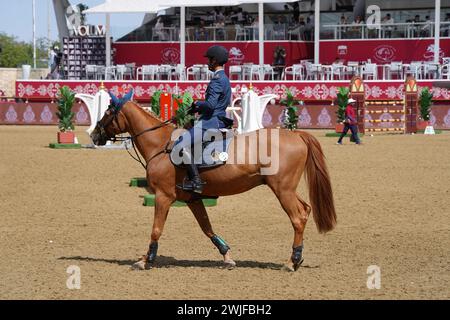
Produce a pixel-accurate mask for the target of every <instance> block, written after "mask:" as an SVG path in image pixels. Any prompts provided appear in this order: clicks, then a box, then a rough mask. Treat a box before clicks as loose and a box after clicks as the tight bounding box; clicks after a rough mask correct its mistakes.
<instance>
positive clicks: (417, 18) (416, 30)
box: [412, 14, 422, 37]
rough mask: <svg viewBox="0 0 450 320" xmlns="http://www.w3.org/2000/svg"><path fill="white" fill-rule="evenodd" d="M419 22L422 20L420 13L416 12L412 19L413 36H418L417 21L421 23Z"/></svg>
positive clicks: (418, 26)
mask: <svg viewBox="0 0 450 320" xmlns="http://www.w3.org/2000/svg"><path fill="white" fill-rule="evenodd" d="M421 22H422V21H421V20H420V15H418V14H416V15H415V16H414V19H413V20H412V23H413V31H414V37H418V36H419V35H420V29H421V25H420V24H419V23H421Z"/></svg>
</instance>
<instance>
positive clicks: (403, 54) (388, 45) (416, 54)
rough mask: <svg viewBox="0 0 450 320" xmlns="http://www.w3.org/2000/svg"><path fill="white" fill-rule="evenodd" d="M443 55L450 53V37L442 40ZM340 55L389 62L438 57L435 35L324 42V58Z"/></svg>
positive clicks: (328, 61) (326, 60) (330, 59)
mask: <svg viewBox="0 0 450 320" xmlns="http://www.w3.org/2000/svg"><path fill="white" fill-rule="evenodd" d="M439 56H440V58H441V59H442V58H443V57H448V56H450V39H441V40H440V51H439ZM336 58H340V59H343V60H344V61H367V60H368V59H370V60H371V61H372V62H373V63H376V64H388V63H390V62H392V61H400V62H403V63H409V62H411V61H432V60H433V59H434V40H433V39H398V40H385V39H383V40H378V39H377V40H351V41H349V40H347V41H346V40H339V41H328V40H327V41H321V42H320V62H321V63H323V64H331V63H333V61H335V60H336Z"/></svg>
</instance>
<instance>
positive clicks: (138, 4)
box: [84, 0, 320, 65]
mask: <svg viewBox="0 0 450 320" xmlns="http://www.w3.org/2000/svg"><path fill="white" fill-rule="evenodd" d="M295 1H296V0H171V1H169V2H168V1H166V0H106V2H105V3H103V4H101V5H99V6H96V7H93V8H91V9H88V10H86V11H84V12H85V13H107V26H106V29H107V36H108V37H109V13H133V12H157V11H159V10H163V9H165V8H167V7H168V6H169V7H180V19H181V21H180V51H181V52H180V63H181V64H182V65H185V52H186V50H185V47H186V40H185V38H186V21H185V9H186V7H208V6H209V7H214V6H236V5H239V4H250V3H257V4H258V16H259V18H258V21H259V26H258V27H259V64H260V65H262V64H264V19H263V17H264V3H286V2H295ZM168 3H169V4H168ZM319 10H320V0H316V1H315V11H316V14H315V23H316V25H318V24H319V13H320V11H319ZM315 29H316V30H315V37H314V49H315V50H314V52H315V54H316V56H315V60H316V61H318V59H319V56H318V55H319V27H317V28H315ZM108 42H109V41H107V43H108ZM107 54H108V53H107Z"/></svg>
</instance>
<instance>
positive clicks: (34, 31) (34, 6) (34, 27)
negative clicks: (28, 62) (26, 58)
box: [32, 0, 36, 69]
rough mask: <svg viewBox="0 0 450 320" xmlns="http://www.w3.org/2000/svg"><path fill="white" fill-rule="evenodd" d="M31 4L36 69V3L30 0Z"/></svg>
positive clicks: (34, 66) (34, 65) (34, 64)
mask: <svg viewBox="0 0 450 320" xmlns="http://www.w3.org/2000/svg"><path fill="white" fill-rule="evenodd" d="M32 6H33V68H34V69H36V3H35V0H33V1H32Z"/></svg>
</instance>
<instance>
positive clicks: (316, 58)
mask: <svg viewBox="0 0 450 320" xmlns="http://www.w3.org/2000/svg"><path fill="white" fill-rule="evenodd" d="M319 40H320V0H316V1H314V63H319Z"/></svg>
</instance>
